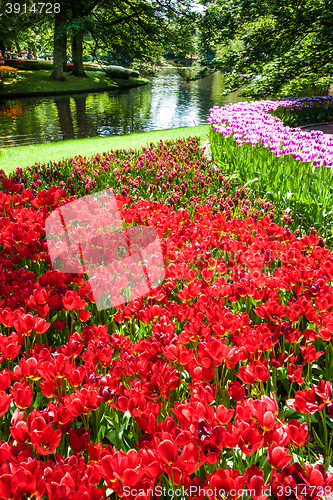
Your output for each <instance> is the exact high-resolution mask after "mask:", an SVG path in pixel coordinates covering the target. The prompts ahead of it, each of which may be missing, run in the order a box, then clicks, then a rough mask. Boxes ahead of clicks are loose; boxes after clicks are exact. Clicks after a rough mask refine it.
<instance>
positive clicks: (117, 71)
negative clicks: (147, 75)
mask: <svg viewBox="0 0 333 500" xmlns="http://www.w3.org/2000/svg"><path fill="white" fill-rule="evenodd" d="M105 71H106V74H107V76H108V77H109V78H121V79H124V80H129V78H130V77H131V76H132V77H134V78H138V77H139V76H140V73H139V72H138V71H134V70H132V69H127V68H123V67H122V66H108V67H107V68H106V69H105Z"/></svg>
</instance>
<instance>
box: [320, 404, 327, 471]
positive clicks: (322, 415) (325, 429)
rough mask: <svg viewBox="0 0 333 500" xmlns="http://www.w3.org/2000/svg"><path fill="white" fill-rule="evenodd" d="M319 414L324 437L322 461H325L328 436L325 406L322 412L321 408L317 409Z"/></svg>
mask: <svg viewBox="0 0 333 500" xmlns="http://www.w3.org/2000/svg"><path fill="white" fill-rule="evenodd" d="M319 415H320V418H321V419H322V421H323V426H324V438H325V453H324V462H325V461H326V458H327V455H328V436H327V424H326V419H325V417H326V415H325V408H324V412H323V411H322V410H319Z"/></svg>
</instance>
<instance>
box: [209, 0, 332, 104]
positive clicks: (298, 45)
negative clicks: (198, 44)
mask: <svg viewBox="0 0 333 500" xmlns="http://www.w3.org/2000/svg"><path fill="white" fill-rule="evenodd" d="M205 3H206V4H208V9H207V11H206V13H205V16H207V17H208V16H209V18H210V19H215V25H214V27H215V29H213V28H212V32H211V33H212V40H214V41H216V42H223V43H224V44H227V43H228V42H232V41H234V40H238V41H239V42H240V44H241V46H242V48H241V49H240V50H230V51H228V52H227V53H226V54H224V55H222V56H221V57H218V58H216V59H215V64H216V67H218V68H219V69H221V70H222V71H225V72H229V74H228V75H227V79H226V84H227V89H226V92H225V93H227V92H230V91H233V90H236V89H239V88H240V87H242V86H244V85H246V87H244V88H243V89H242V95H244V96H247V97H255V98H263V97H267V96H281V97H285V96H290V95H295V94H299V93H301V92H302V91H304V90H305V89H306V88H307V87H309V86H315V85H321V86H322V85H324V86H325V85H327V84H328V83H330V82H331V74H332V72H333V64H332V61H333V48H332V44H331V39H332V33H333V31H332V26H333V9H332V6H333V2H332V0H319V1H318V2H315V3H314V2H312V1H310V0H305V1H303V2H299V1H298V0H288V1H286V2H281V1H280V0H265V1H262V2H258V1H256V0H246V1H243V0H235V1H234V2H229V1H228V0H213V1H209V2H205Z"/></svg>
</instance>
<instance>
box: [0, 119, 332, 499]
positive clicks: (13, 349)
mask: <svg viewBox="0 0 333 500" xmlns="http://www.w3.org/2000/svg"><path fill="white" fill-rule="evenodd" d="M272 120H273V118H272ZM274 123H275V122H274ZM219 133H220V134H221V132H219ZM221 135H222V134H221ZM241 140H243V139H242V134H240V135H239V141H241ZM267 140H268V141H269V140H270V139H269V138H268V139H267ZM237 147H239V148H240V146H237ZM251 147H255V146H251ZM260 147H263V146H260ZM273 154H274V153H273ZM224 166H225V165H224ZM224 166H223V165H221V166H216V163H215V162H213V161H212V160H209V159H207V158H206V157H205V156H204V155H203V152H202V150H201V148H200V146H199V141H198V139H197V138H188V139H187V140H179V141H176V142H170V143H163V142H162V141H161V142H160V143H159V144H157V145H155V146H154V145H153V144H151V145H150V147H148V148H142V150H141V151H134V150H130V151H111V152H107V153H106V152H104V153H101V154H98V155H95V156H93V157H91V158H86V157H82V156H77V157H75V158H68V159H67V160H65V161H63V162H54V163H50V164H49V165H44V164H35V166H33V167H31V168H26V169H24V170H23V169H19V168H18V169H16V171H15V172H14V174H12V175H10V176H6V174H5V173H4V172H2V171H0V178H1V181H0V182H1V184H0V186H1V188H0V200H1V203H0V214H1V215H0V238H1V240H0V328H1V333H0V499H2V500H8V499H11V500H12V499H13V500H21V499H23V500H28V499H30V500H42V499H50V500H72V499H73V500H90V499H92V500H102V499H106V498H110V499H117V498H124V499H129V500H139V499H142V498H143V499H149V500H150V499H152V500H153V499H154V500H155V499H163V498H166V499H171V498H182V499H189V500H194V499H201V500H207V499H208V500H222V499H223V500H236V499H238V498H242V497H244V498H252V499H253V500H266V499H271V498H274V499H283V500H288V499H292V500H296V499H297V500H317V499H321V498H329V497H330V495H331V493H333V469H332V466H331V461H332V458H333V457H332V456H333V453H332V436H333V420H332V418H333V390H332V383H331V379H332V374H333V347H332V333H333V290H332V285H331V283H332V279H333V253H332V251H331V250H330V249H328V248H326V245H325V241H324V239H323V238H322V237H321V236H319V235H318V234H317V233H316V231H315V230H313V231H312V232H311V233H310V234H306V233H305V232H304V231H303V230H302V229H300V230H299V231H298V232H297V233H296V232H295V231H292V230H291V229H290V226H291V220H290V218H289V216H288V214H287V212H286V213H283V212H281V211H279V210H277V209H276V208H274V205H273V204H272V203H271V202H269V201H267V200H266V201H265V200H264V199H262V198H260V197H257V198H255V197H254V196H253V192H252V191H250V189H249V187H248V186H244V185H243V184H244V183H242V182H240V181H239V179H238V180H237V179H232V178H231V177H230V178H227V177H226V175H225V172H224ZM321 168H323V167H321ZM107 188H109V189H110V190H112V191H113V194H114V197H115V200H116V203H117V208H118V211H119V214H120V217H121V220H122V223H123V226H124V228H128V227H131V226H143V227H149V228H154V229H155V230H156V232H157V234H158V238H159V242H160V246H161V251H162V254H163V260H164V273H165V274H164V280H163V282H161V283H160V284H159V285H158V286H155V287H150V289H149V292H148V293H146V294H144V295H142V296H141V297H139V298H135V299H133V300H130V299H129V300H128V301H126V302H125V303H124V304H121V305H119V306H117V307H111V308H109V309H104V310H99V309H98V308H97V306H96V300H97V299H96V297H95V296H94V293H93V291H92V288H91V286H90V283H89V280H88V279H87V275H86V273H85V272H84V269H82V272H81V273H76V274H69V273H65V272H61V271H58V270H55V269H54V268H53V267H52V262H51V259H50V255H49V251H48V242H47V239H46V230H45V222H46V219H47V218H48V216H49V215H50V213H51V212H54V211H56V210H58V209H60V208H61V207H64V206H65V205H67V204H68V203H71V202H74V201H75V200H77V199H79V198H82V197H83V196H86V195H88V194H91V193H94V192H98V191H102V190H103V189H107ZM91 224H92V227H93V224H94V221H91ZM85 238H87V239H88V240H89V241H90V247H91V248H92V249H93V250H94V251H95V252H96V254H97V255H98V252H99V249H100V244H99V240H98V238H96V231H95V229H94V230H91V232H89V231H86V232H85ZM119 274H120V275H121V270H120V271H119Z"/></svg>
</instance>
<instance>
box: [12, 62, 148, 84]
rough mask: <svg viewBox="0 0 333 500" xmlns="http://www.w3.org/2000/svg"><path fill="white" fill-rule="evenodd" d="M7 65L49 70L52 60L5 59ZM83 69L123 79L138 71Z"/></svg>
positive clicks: (136, 75) (120, 68)
mask: <svg viewBox="0 0 333 500" xmlns="http://www.w3.org/2000/svg"><path fill="white" fill-rule="evenodd" d="M5 64H6V65H7V66H11V67H12V68H18V69H23V70H28V71H31V70H39V69H46V70H47V69H49V70H50V71H51V70H52V68H53V62H52V61H28V60H27V61H18V60H16V59H7V60H6V61H5ZM71 67H72V66H69V70H71ZM84 71H105V72H106V75H107V76H108V77H109V78H121V79H123V80H128V79H129V78H130V77H131V76H132V77H134V78H138V77H139V76H140V73H139V72H138V71H134V70H132V69H129V68H124V67H123V66H109V67H108V68H106V69H102V68H98V67H94V66H84Z"/></svg>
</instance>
